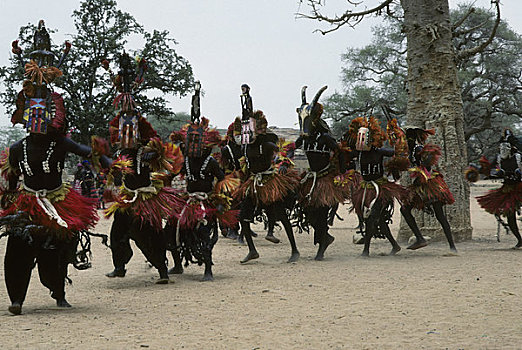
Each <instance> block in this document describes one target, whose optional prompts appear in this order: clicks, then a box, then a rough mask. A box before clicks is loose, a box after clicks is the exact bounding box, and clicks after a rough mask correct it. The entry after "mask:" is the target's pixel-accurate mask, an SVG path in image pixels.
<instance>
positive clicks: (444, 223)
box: [401, 137, 457, 253]
mask: <svg viewBox="0 0 522 350" xmlns="http://www.w3.org/2000/svg"><path fill="white" fill-rule="evenodd" d="M408 148H409V149H410V154H409V157H408V158H409V159H410V162H411V164H412V165H413V166H424V167H425V168H426V169H427V170H428V171H431V166H430V165H429V163H426V162H424V161H423V160H422V159H421V157H420V152H421V151H422V145H420V144H416V143H415V139H413V138H411V137H410V138H409V139H408ZM431 207H432V208H433V212H434V213H435V217H436V218H437V221H438V222H439V223H440V225H441V227H442V230H443V231H444V235H445V236H446V239H447V240H448V244H449V246H450V250H451V251H452V252H454V253H456V252H457V247H455V242H454V241H453V236H452V235H451V228H450V225H449V222H448V219H447V218H446V215H445V214H444V210H443V207H444V204H443V203H441V202H440V201H437V202H434V203H432V204H431ZM412 209H413V206H412V205H408V204H406V205H403V206H402V207H401V214H402V216H403V217H404V220H405V221H406V223H407V224H408V227H409V228H410V229H411V230H412V232H413V234H414V235H415V238H416V240H415V242H414V243H413V244H412V245H410V246H409V247H408V248H407V249H411V250H415V249H419V248H422V247H425V246H427V245H428V243H427V242H426V239H425V238H424V237H423V236H422V234H421V232H420V230H419V226H418V225H417V222H416V221H415V217H414V216H413V215H412Z"/></svg>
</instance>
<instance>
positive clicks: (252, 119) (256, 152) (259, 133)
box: [237, 85, 299, 263]
mask: <svg viewBox="0 0 522 350" xmlns="http://www.w3.org/2000/svg"><path fill="white" fill-rule="evenodd" d="M241 89H242V95H241V101H242V103H241V104H242V110H243V113H242V118H241V127H242V129H241V131H242V132H241V143H242V147H243V155H244V162H245V163H244V164H245V173H246V174H247V176H248V178H247V180H246V181H245V182H244V183H243V184H242V185H241V187H240V188H239V190H238V191H237V197H238V199H239V200H241V211H240V216H239V218H240V221H241V233H242V234H243V235H244V237H245V239H246V241H247V244H248V250H249V252H248V254H247V256H246V257H245V258H244V259H243V260H242V261H241V262H242V263H245V262H247V261H249V260H252V259H257V258H259V253H258V252H257V250H256V248H255V245H254V241H253V240H252V234H251V230H250V223H251V222H252V221H253V219H254V214H255V213H256V210H258V209H263V210H265V211H266V213H267V217H268V219H269V226H270V225H272V224H274V223H275V221H276V220H279V221H281V223H282V224H283V227H284V229H285V232H286V234H287V236H288V240H289V241H290V245H291V247H292V254H291V256H290V258H289V260H288V261H289V262H295V261H297V260H298V259H299V251H298V250H297V245H296V243H295V238H294V234H293V232H292V225H291V223H290V220H289V219H288V216H287V213H286V209H285V203H284V201H285V199H287V198H288V196H291V195H293V193H294V192H295V191H296V190H297V186H298V184H299V176H298V175H297V173H296V172H295V171H294V170H289V167H288V164H287V163H285V162H281V163H279V165H278V166H277V167H276V165H275V164H274V158H275V155H276V153H277V151H278V148H277V141H278V137H277V135H275V134H273V133H268V132H267V124H268V123H267V120H266V117H265V115H264V114H263V112H262V111H259V110H258V111H256V112H254V111H253V108H252V98H251V96H250V93H249V92H250V88H249V87H248V85H243V86H242V87H241Z"/></svg>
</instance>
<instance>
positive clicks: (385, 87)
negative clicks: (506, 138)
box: [325, 5, 522, 160]
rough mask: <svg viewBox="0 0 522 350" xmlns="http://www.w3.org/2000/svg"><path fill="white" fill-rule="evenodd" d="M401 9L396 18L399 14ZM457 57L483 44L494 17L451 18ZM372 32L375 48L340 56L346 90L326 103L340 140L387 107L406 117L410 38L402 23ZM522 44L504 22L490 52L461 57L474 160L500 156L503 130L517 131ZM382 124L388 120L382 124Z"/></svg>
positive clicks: (480, 12)
mask: <svg viewBox="0 0 522 350" xmlns="http://www.w3.org/2000/svg"><path fill="white" fill-rule="evenodd" d="M399 11H400V9H399V8H397V10H396V11H395V13H396V14H397V13H399ZM451 18H452V21H453V23H455V25H454V28H453V33H454V34H453V43H454V46H455V49H456V51H457V52H463V51H465V50H466V49H469V48H471V47H474V46H475V45H476V43H477V42H480V41H483V40H485V39H486V38H487V37H488V36H489V35H490V33H491V30H492V27H493V25H494V22H495V20H494V13H493V12H489V11H487V10H484V9H473V10H470V7H469V5H460V6H459V7H458V8H457V9H456V10H455V11H453V12H452V13H451ZM385 20H386V22H385V24H383V25H381V26H376V27H374V28H373V29H372V30H373V39H372V42H371V43H370V44H369V45H367V46H365V47H363V48H360V49H354V48H348V50H347V51H346V53H344V54H343V55H342V61H343V63H344V65H343V68H342V72H341V79H342V81H343V85H344V89H343V91H341V92H336V93H335V94H333V95H331V96H330V97H329V98H328V99H327V102H326V103H325V115H326V117H327V118H330V119H331V120H332V121H333V123H332V125H333V130H334V132H335V133H336V134H338V135H339V134H340V133H342V131H343V130H345V129H346V127H347V125H348V124H349V121H350V120H351V119H352V118H354V117H357V116H361V115H370V114H373V115H377V116H382V110H381V106H382V105H387V106H388V107H389V108H390V109H391V111H392V114H393V115H394V116H396V117H398V119H399V120H401V119H402V118H403V116H405V114H406V103H407V86H406V76H407V62H406V38H405V36H404V34H403V33H402V32H401V24H402V21H401V18H400V17H397V16H393V17H390V16H388V17H385ZM521 51H522V38H521V36H520V35H519V34H517V33H515V32H514V31H513V30H512V29H511V28H510V27H509V26H508V24H507V23H505V22H503V21H501V22H500V25H499V26H498V28H497V31H496V35H495V37H494V39H493V41H492V42H491V43H490V44H489V46H488V47H487V48H486V49H485V50H483V51H481V52H478V53H476V54H474V55H472V56H459V55H457V57H458V59H459V60H458V62H457V67H458V75H459V82H460V85H461V91H462V99H463V105H464V117H465V138H466V141H467V144H468V156H469V159H470V160H476V159H478V158H479V157H480V155H481V154H486V155H488V152H490V153H491V152H492V153H495V152H496V151H497V149H496V147H495V146H494V144H495V143H496V142H497V141H498V139H499V136H498V135H500V130H501V129H502V128H504V127H507V126H510V127H512V128H516V127H517V126H518V125H519V123H520V118H522V93H521V90H522V84H521V82H522V81H521V79H522V76H521V72H522V57H521V56H520V52H521ZM381 120H384V117H382V118H381Z"/></svg>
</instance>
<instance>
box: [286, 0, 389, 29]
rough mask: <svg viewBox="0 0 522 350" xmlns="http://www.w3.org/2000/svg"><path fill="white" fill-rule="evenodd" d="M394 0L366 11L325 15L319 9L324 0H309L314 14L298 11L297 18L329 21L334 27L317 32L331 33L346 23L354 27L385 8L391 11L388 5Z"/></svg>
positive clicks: (302, 0) (386, 1) (387, 0)
mask: <svg viewBox="0 0 522 350" xmlns="http://www.w3.org/2000/svg"><path fill="white" fill-rule="evenodd" d="M347 1H348V3H350V4H352V5H358V4H359V3H355V2H352V1H350V0H347ZM393 1H394V0H385V1H384V2H382V3H381V4H379V5H377V6H375V7H373V8H371V9H366V10H364V11H359V12H353V11H352V10H347V11H346V12H345V13H343V14H342V15H340V16H337V15H335V16H333V17H329V16H325V15H323V14H322V13H321V11H320V10H319V7H321V6H323V5H324V3H323V1H322V0H307V3H308V6H310V7H311V8H312V10H311V12H312V14H310V15H307V14H304V13H299V12H298V13H296V18H306V19H312V20H317V21H319V22H327V23H329V24H330V25H331V26H332V27H333V28H331V29H327V30H321V29H317V30H315V32H319V33H321V34H323V35H325V34H328V33H331V32H334V31H336V30H337V29H339V28H341V27H342V26H344V25H348V26H350V27H354V26H355V25H357V24H358V23H360V22H361V21H362V20H363V18H364V17H365V16H368V15H371V14H374V13H377V14H380V13H381V12H382V11H383V10H385V11H389V9H388V6H389V5H390V4H391V3H392V2H393ZM303 2H304V0H300V3H303Z"/></svg>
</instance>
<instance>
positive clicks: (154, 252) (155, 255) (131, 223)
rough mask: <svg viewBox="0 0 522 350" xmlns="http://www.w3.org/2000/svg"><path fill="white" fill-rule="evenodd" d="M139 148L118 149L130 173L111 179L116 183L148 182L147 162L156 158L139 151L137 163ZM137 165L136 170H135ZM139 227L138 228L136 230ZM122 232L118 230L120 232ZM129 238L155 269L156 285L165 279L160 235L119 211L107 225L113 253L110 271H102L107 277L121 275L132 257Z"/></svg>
mask: <svg viewBox="0 0 522 350" xmlns="http://www.w3.org/2000/svg"><path fill="white" fill-rule="evenodd" d="M138 150H139V148H124V149H122V150H120V151H119V154H120V155H121V156H126V157H127V158H128V159H130V160H132V170H133V172H132V173H129V174H125V175H124V176H123V178H119V179H115V183H116V184H117V185H119V184H121V183H123V184H124V185H125V187H127V188H128V189H130V190H136V189H138V188H141V187H147V186H150V185H151V179H150V176H151V169H150V167H149V165H148V164H147V162H148V161H150V160H153V159H154V158H156V157H158V154H157V153H156V152H143V153H142V154H141V157H140V158H141V160H140V162H138V161H137V155H138ZM138 165H139V169H138ZM140 226H141V229H140ZM122 230H123V231H124V232H121V231H122ZM145 233H147V234H145ZM130 238H132V239H133V240H134V241H135V242H136V245H137V246H138V248H139V249H140V250H141V251H142V252H143V254H144V255H145V257H146V258H147V260H148V261H150V262H151V263H152V265H153V266H154V267H155V268H156V269H157V270H158V273H159V275H160V278H159V280H158V281H156V283H157V284H166V283H168V282H169V277H168V273H167V266H166V265H165V247H164V246H165V244H164V242H163V241H164V238H163V235H160V234H158V232H157V231H156V230H155V229H154V228H153V227H152V226H151V225H150V224H148V223H144V224H141V223H139V222H137V221H136V218H135V217H134V216H132V215H130V214H129V213H120V214H119V215H118V216H115V217H114V222H113V224H112V227H111V250H112V253H113V264H114V267H115V269H114V271H112V272H109V273H108V274H106V276H107V277H123V276H125V264H126V263H127V262H128V261H129V260H130V258H131V256H132V249H131V247H130V243H129V239H130Z"/></svg>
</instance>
